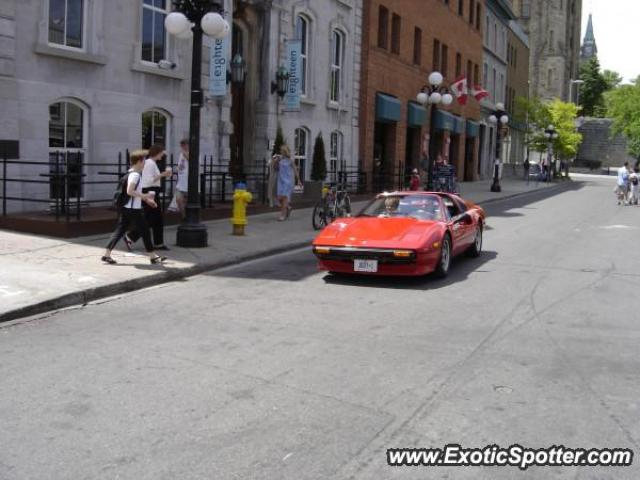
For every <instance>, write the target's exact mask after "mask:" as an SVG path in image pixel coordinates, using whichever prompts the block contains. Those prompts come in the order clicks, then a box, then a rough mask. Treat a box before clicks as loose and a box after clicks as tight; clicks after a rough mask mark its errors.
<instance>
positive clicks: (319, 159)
mask: <svg viewBox="0 0 640 480" xmlns="http://www.w3.org/2000/svg"><path fill="white" fill-rule="evenodd" d="M325 178H327V158H326V156H325V153H324V140H323V139H322V133H319V134H318V136H317V137H316V142H315V144H314V145H313V163H312V164H311V180H315V181H316V182H320V181H323V180H324V179H325Z"/></svg>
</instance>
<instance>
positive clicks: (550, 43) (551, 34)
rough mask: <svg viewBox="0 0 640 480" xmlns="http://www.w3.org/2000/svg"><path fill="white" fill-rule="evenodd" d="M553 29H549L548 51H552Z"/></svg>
mask: <svg viewBox="0 0 640 480" xmlns="http://www.w3.org/2000/svg"><path fill="white" fill-rule="evenodd" d="M554 40H555V39H554V34H553V30H549V51H553V41H554Z"/></svg>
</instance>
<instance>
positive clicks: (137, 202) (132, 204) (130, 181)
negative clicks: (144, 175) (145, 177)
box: [124, 170, 142, 210]
mask: <svg viewBox="0 0 640 480" xmlns="http://www.w3.org/2000/svg"><path fill="white" fill-rule="evenodd" d="M139 180H140V174H139V173H138V172H134V171H133V170H129V177H128V178H127V191H129V187H130V186H133V187H135V186H136V184H138V187H137V188H136V192H138V193H140V194H142V182H141V181H139ZM124 208H132V209H134V210H140V209H141V208H142V199H141V198H140V197H129V200H128V201H127V203H126V204H125V205H124Z"/></svg>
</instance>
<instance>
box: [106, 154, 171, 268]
mask: <svg viewBox="0 0 640 480" xmlns="http://www.w3.org/2000/svg"><path fill="white" fill-rule="evenodd" d="M146 155H147V151H146V150H137V151H134V152H132V153H131V157H130V162H131V169H130V170H129V173H128V178H127V186H126V194H127V202H126V203H125V204H124V206H123V208H122V211H121V212H120V215H119V217H118V225H117V226H116V229H115V231H114V232H113V235H111V240H109V243H108V245H107V249H106V251H105V253H104V255H103V256H102V259H101V260H102V261H103V262H104V263H108V264H110V265H113V264H115V263H117V262H116V261H115V260H114V259H113V258H112V257H111V251H112V250H113V249H114V248H115V246H116V244H117V243H118V242H119V241H120V239H121V238H122V237H124V235H125V233H126V231H127V230H128V229H129V228H130V227H135V228H136V230H137V231H138V232H140V233H141V235H142V241H143V242H144V248H145V250H146V251H147V255H149V260H150V261H151V263H152V264H156V263H162V262H164V261H165V260H166V257H161V256H159V255H158V254H157V253H155V252H154V250H153V244H152V243H151V235H150V234H149V227H148V226H147V222H146V221H145V219H144V215H143V214H142V202H144V204H145V205H149V206H150V207H152V208H157V205H156V202H155V201H154V200H153V196H152V195H150V194H149V193H142V169H143V166H144V158H145V156H146Z"/></svg>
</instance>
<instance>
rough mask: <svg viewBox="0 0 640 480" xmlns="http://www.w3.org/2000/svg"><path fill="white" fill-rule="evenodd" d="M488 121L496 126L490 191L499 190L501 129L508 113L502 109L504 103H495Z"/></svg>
mask: <svg viewBox="0 0 640 480" xmlns="http://www.w3.org/2000/svg"><path fill="white" fill-rule="evenodd" d="M488 120H489V123H491V124H492V125H495V127H496V159H495V162H494V164H493V183H492V184H491V191H492V192H501V191H502V187H501V186H500V155H501V153H502V152H501V148H502V135H501V133H502V130H503V129H504V128H506V126H507V124H508V123H509V115H507V112H505V110H504V104H502V103H496V109H495V110H494V111H493V112H492V113H491V115H489V119H488Z"/></svg>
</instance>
